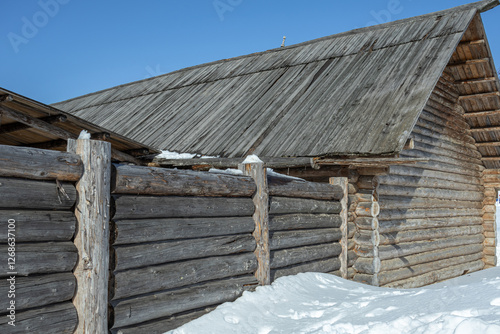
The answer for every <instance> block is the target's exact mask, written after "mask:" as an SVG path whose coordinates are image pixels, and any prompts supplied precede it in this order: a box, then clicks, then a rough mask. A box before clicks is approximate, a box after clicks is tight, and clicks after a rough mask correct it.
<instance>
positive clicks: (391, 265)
mask: <svg viewBox="0 0 500 334" xmlns="http://www.w3.org/2000/svg"><path fill="white" fill-rule="evenodd" d="M482 249H483V246H482V245H480V244H472V245H462V246H458V247H450V248H445V249H438V250H435V251H431V252H425V253H419V254H415V255H410V256H405V257H398V258H395V259H390V260H384V261H378V262H376V263H374V261H373V258H358V259H357V260H356V263H355V264H354V268H355V269H356V270H357V271H358V272H362V273H365V274H371V275H373V274H375V273H379V272H385V271H391V270H397V269H401V268H406V267H411V266H415V265H419V264H423V263H429V262H434V261H439V260H443V259H448V258H452V257H456V256H464V255H470V254H478V253H481V251H482Z"/></svg>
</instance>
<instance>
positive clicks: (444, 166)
mask: <svg viewBox="0 0 500 334" xmlns="http://www.w3.org/2000/svg"><path fill="white" fill-rule="evenodd" d="M401 166H403V167H415V168H424V169H427V170H429V171H440V172H445V173H448V174H457V175H458V176H464V177H473V178H476V179H479V178H480V177H481V171H480V170H479V169H478V170H469V169H466V168H462V167H461V166H456V165H451V164H449V163H443V162H437V161H432V159H431V160H429V161H428V162H426V163H425V164H414V165H401ZM417 176H418V175H417Z"/></svg>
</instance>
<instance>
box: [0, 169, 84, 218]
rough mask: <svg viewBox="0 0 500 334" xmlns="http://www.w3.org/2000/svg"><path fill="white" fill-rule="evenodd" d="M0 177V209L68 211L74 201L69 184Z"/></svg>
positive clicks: (72, 190)
mask: <svg viewBox="0 0 500 334" xmlns="http://www.w3.org/2000/svg"><path fill="white" fill-rule="evenodd" d="M60 187H61V188H59V187H58V184H57V182H56V181H55V180H54V181H38V180H26V179H19V178H6V177H0V192H1V193H2V194H8V196H7V195H2V197H1V198H0V209H28V210H53V209H55V210H68V209H70V208H71V207H72V206H73V204H74V203H75V200H76V189H75V186H74V185H73V184H71V183H67V182H61V183H60Z"/></svg>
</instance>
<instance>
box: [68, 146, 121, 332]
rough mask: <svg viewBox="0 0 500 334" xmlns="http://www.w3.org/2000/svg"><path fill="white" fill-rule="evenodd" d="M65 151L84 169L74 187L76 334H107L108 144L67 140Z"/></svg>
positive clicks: (109, 170)
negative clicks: (78, 156) (76, 223)
mask: <svg viewBox="0 0 500 334" xmlns="http://www.w3.org/2000/svg"><path fill="white" fill-rule="evenodd" d="M68 151H69V152H72V153H76V154H78V155H80V157H81V159H82V162H83V166H84V172H83V175H82V177H81V179H80V181H78V182H77V184H76V189H77V191H78V200H77V203H76V209H75V215H76V218H77V222H78V228H77V231H76V234H75V241H74V242H75V245H76V247H77V248H78V255H79V258H78V263H77V265H76V267H75V269H74V271H73V273H74V275H75V276H76V281H77V292H76V295H75V297H74V298H73V304H74V305H75V307H76V310H77V312H78V327H77V328H76V331H75V333H78V334H83V333H107V332H108V277H109V273H108V268H109V204H110V197H111V194H110V179H111V144H110V143H106V142H101V141H95V140H90V139H78V140H72V139H69V140H68Z"/></svg>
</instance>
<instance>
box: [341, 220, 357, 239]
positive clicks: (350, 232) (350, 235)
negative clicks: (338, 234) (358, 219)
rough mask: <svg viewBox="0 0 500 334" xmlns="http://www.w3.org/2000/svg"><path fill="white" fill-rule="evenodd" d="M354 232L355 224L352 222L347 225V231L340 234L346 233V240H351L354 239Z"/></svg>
mask: <svg viewBox="0 0 500 334" xmlns="http://www.w3.org/2000/svg"><path fill="white" fill-rule="evenodd" d="M355 232H356V224H354V223H353V222H348V223H347V231H346V232H342V234H344V233H346V235H347V239H352V238H353V237H354V233H355Z"/></svg>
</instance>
